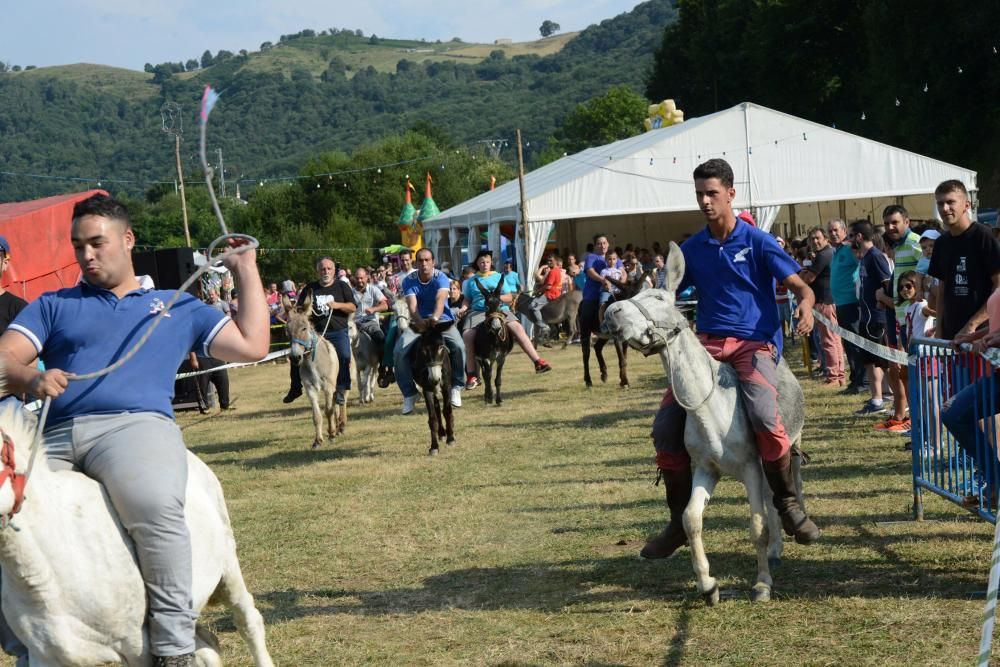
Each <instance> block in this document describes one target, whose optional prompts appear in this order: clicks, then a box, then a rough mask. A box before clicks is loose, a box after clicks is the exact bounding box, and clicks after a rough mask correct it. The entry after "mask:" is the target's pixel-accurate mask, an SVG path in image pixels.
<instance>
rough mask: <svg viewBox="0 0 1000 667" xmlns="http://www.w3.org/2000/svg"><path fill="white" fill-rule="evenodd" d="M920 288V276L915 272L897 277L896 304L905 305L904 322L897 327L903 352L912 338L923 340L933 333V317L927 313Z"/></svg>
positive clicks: (907, 272) (908, 272)
mask: <svg viewBox="0 0 1000 667" xmlns="http://www.w3.org/2000/svg"><path fill="white" fill-rule="evenodd" d="M920 286H921V280H920V274H919V273H917V272H916V271H906V272H905V273H903V274H902V275H900V276H899V282H898V283H897V284H896V294H898V295H899V296H898V297H897V302H898V303H899V304H900V305H903V304H905V305H906V320H905V321H904V322H901V323H900V326H899V336H900V338H899V340H900V343H902V349H904V350H907V349H909V347H910V341H912V340H913V339H914V338H923V337H925V336H927V335H932V334H933V332H934V316H933V314H931V315H928V313H927V301H926V299H924V295H923V294H922V293H921V289H920ZM928 332H930V334H928Z"/></svg>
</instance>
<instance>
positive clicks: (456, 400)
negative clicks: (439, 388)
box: [451, 387, 462, 408]
mask: <svg viewBox="0 0 1000 667" xmlns="http://www.w3.org/2000/svg"><path fill="white" fill-rule="evenodd" d="M451 406H452V407H453V408H460V407H462V388H461V387H452V388H451Z"/></svg>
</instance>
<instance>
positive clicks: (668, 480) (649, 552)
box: [639, 467, 692, 560]
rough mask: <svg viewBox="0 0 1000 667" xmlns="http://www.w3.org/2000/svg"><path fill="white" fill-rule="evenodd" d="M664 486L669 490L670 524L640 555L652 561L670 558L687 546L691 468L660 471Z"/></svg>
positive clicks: (647, 543) (648, 543)
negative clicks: (685, 517) (685, 509)
mask: <svg viewBox="0 0 1000 667" xmlns="http://www.w3.org/2000/svg"><path fill="white" fill-rule="evenodd" d="M660 474H661V475H662V478H663V485H664V486H665V487H666V490H667V507H668V508H669V509H670V523H668V524H667V527H666V528H664V529H663V532H662V533H660V534H659V535H657V536H656V537H654V538H653V539H651V540H650V541H649V542H646V546H644V547H643V548H642V551H640V552H639V555H640V556H642V557H643V558H648V559H650V560H653V559H657V558H669V557H670V556H672V555H673V553H674V552H675V551H677V550H678V549H679V548H681V547H682V546H684V545H685V544H687V541H688V539H687V533H685V532H684V518H683V517H684V508H686V507H687V504H688V500H690V499H691V477H692V474H691V468H690V467H685V468H684V469H683V470H662V469H661V470H660Z"/></svg>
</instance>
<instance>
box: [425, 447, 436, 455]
mask: <svg viewBox="0 0 1000 667" xmlns="http://www.w3.org/2000/svg"><path fill="white" fill-rule="evenodd" d="M427 455H428V456H437V455H438V448H437V447H431V448H430V450H429V451H428V452H427Z"/></svg>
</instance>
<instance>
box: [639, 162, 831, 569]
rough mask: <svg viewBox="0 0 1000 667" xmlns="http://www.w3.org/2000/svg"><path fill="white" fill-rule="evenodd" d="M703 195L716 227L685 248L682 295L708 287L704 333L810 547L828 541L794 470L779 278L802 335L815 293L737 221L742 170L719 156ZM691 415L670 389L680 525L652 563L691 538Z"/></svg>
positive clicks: (672, 490)
mask: <svg viewBox="0 0 1000 667" xmlns="http://www.w3.org/2000/svg"><path fill="white" fill-rule="evenodd" d="M694 187H695V195H696V197H697V200H698V206H699V207H700V208H701V211H702V214H703V215H704V216H705V220H706V222H707V223H708V224H707V225H706V227H705V228H704V229H703V230H702V231H700V232H698V233H697V234H695V235H694V236H692V237H691V238H689V239H688V240H687V241H685V242H684V244H683V245H682V246H681V250H682V252H683V253H684V263H685V267H686V268H685V273H684V279H683V281H681V284H680V285H679V286H678V288H677V291H678V292H680V291H683V290H684V289H685V288H687V287H688V286H691V285H694V286H695V287H696V288H697V290H698V314H697V324H698V337H699V339H700V340H701V342H702V344H703V345H704V346H705V348H706V349H707V350H708V352H709V353H710V354H711V355H712V356H713V357H714V358H715V359H716V360H718V361H720V362H723V363H728V364H730V365H731V366H732V367H733V368H734V369H735V370H736V373H737V375H738V376H739V379H740V390H741V394H742V396H743V404H744V406H745V407H746V410H747V413H748V416H749V418H750V425H751V426H752V428H753V430H754V435H755V436H756V440H757V449H758V451H759V452H760V457H761V461H762V463H763V465H764V475H765V477H767V481H768V484H769V485H770V487H771V490H772V491H773V492H774V506H775V507H776V508H777V510H778V514H779V515H780V517H781V523H782V526H783V527H784V529H785V532H786V533H788V534H789V535H794V536H795V541H796V542H798V543H800V544H810V543H812V542H815V541H816V540H817V539H819V529H818V528H817V527H816V524H814V523H813V522H812V521H811V520H810V519H809V517H807V516H806V514H805V511H804V510H803V509H802V507H801V506H800V505H799V503H798V500H797V494H796V487H795V480H794V478H793V475H792V471H791V442H790V441H789V439H788V434H787V433H786V432H785V427H784V424H783V423H782V421H781V415H780V414H778V400H777V399H778V391H777V367H778V361H779V360H780V359H781V346H782V335H781V321H780V319H779V317H778V305H777V302H776V301H775V293H774V285H775V281H778V282H781V283H782V284H784V285H785V286H786V287H787V288H788V289H789V291H791V292H792V293H794V294H795V299H796V303H798V307H797V309H796V312H795V316H796V318H797V319H798V321H799V326H798V332H799V333H800V334H802V335H805V334H808V333H809V331H810V330H811V329H812V325H813V317H812V308H813V304H814V297H813V293H812V290H811V289H809V286H808V285H806V284H805V282H803V280H802V278H800V277H799V275H798V273H799V270H800V267H799V265H798V264H797V263H796V262H795V261H794V260H793V259H791V258H790V257H789V256H788V255H787V254H786V253H785V251H784V250H782V249H781V247H780V246H779V245H778V243H777V241H776V240H775V239H774V237H772V236H771V235H770V234H767V233H765V232H763V231H761V230H759V229H757V228H756V227H752V226H751V225H749V224H747V223H746V222H744V221H743V220H739V219H737V218H736V216H735V214H734V213H733V207H732V202H733V199H734V198H735V196H736V190H735V189H734V188H733V170H732V168H731V167H730V166H729V164H728V163H727V162H726V161H725V160H720V159H714V160H709V161H708V162H705V163H703V164H701V165H699V166H698V167H697V168H696V169H695V170H694ZM686 417H687V414H686V413H685V411H684V409H683V408H681V407H680V405H679V404H678V403H677V401H676V400H675V399H674V395H673V392H672V391H671V390H669V389H668V390H667V392H666V395H665V396H664V397H663V402H662V403H661V404H660V409H659V411H658V412H657V414H656V419H655V420H654V422H653V445H654V447H655V448H656V463H657V467H658V468H659V470H660V471H661V474H662V476H663V479H664V481H665V482H666V489H667V491H666V493H667V506H668V508H669V509H670V523H669V524H668V525H667V527H666V529H665V530H664V531H663V532H662V533H660V534H659V535H657V536H656V537H654V538H653V539H652V540H650V541H649V543H647V544H646V546H645V548H643V550H642V552H641V554H640V555H642V556H643V557H644V558H666V557H667V556H669V555H671V554H672V553H673V552H674V551H676V550H677V549H678V548H679V547H680V546H682V545H683V544H685V543H686V542H687V537H686V535H685V533H684V526H683V520H682V516H683V513H684V508H685V507H686V506H687V501H688V499H689V498H690V495H691V485H692V475H691V457H690V456H689V455H688V453H687V450H686V449H685V447H684V425H685V420H686Z"/></svg>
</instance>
